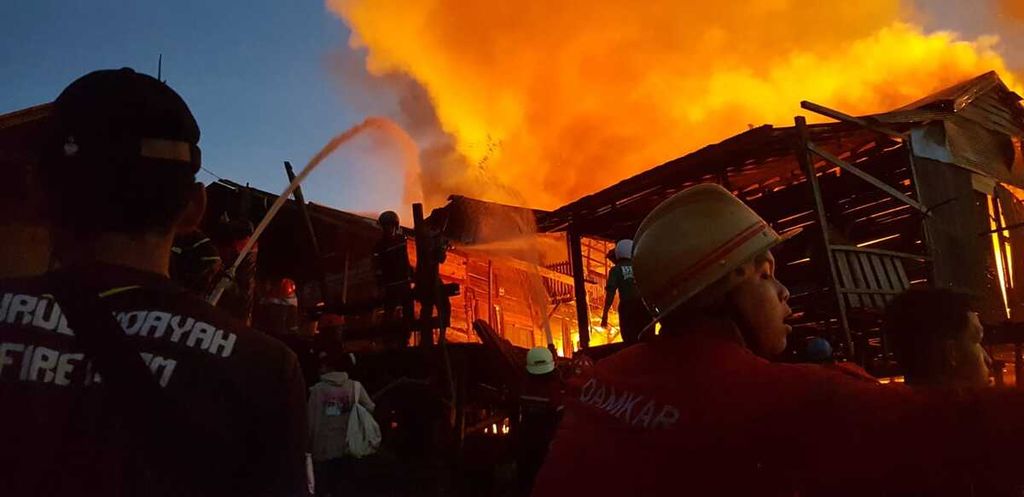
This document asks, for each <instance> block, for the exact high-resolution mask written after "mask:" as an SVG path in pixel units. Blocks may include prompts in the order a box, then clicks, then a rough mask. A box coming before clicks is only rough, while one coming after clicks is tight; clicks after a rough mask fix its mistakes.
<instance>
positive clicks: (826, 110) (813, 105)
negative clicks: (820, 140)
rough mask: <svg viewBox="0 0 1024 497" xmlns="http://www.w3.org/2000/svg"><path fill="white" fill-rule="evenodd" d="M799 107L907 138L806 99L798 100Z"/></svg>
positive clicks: (883, 127)
mask: <svg viewBox="0 0 1024 497" xmlns="http://www.w3.org/2000/svg"><path fill="white" fill-rule="evenodd" d="M800 107H803V108H804V109H807V110H809V111H811V112H814V113H815V114H821V115H823V116H825V117H831V118H832V119H835V120H836V121H843V122H848V123H853V124H856V125H858V126H860V127H862V128H867V129H870V130H871V131H877V132H879V133H882V134H883V135H889V136H892V137H894V138H899V139H900V140H906V139H908V138H909V137H908V135H907V133H903V132H900V131H896V130H894V129H891V128H888V127H885V126H882V125H880V124H876V123H873V122H871V121H868V120H867V119H863V118H860V117H854V116H851V115H849V114H844V113H842V112H839V111H838V110H835V109H830V108H828V107H825V106H824V105H818V104H816V103H814V102H808V101H807V100H804V101H802V102H800Z"/></svg>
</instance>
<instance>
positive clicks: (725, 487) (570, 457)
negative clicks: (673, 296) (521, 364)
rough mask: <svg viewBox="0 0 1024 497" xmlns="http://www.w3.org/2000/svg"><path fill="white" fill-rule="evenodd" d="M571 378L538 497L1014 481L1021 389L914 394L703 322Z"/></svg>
mask: <svg viewBox="0 0 1024 497" xmlns="http://www.w3.org/2000/svg"><path fill="white" fill-rule="evenodd" d="M692 328H693V329H691V330H686V331H683V332H681V333H678V334H675V335H674V336H670V337H661V338H660V339H659V340H657V341H655V342H650V343H642V344H639V345H636V346H633V347H630V348H627V349H625V350H624V351H622V352H620V353H618V354H616V355H613V356H611V357H609V358H607V359H605V360H603V361H601V362H599V363H598V364H597V366H596V367H595V368H594V369H593V370H592V371H591V372H590V373H589V376H587V377H584V378H582V379H580V380H577V381H576V382H574V385H573V388H572V390H571V391H570V395H569V399H567V400H568V401H567V407H566V414H565V418H564V420H563V422H562V425H561V427H560V428H559V432H558V434H557V436H556V438H555V441H554V443H553V444H552V446H551V449H550V452H549V455H548V459H547V461H546V463H545V466H544V468H543V469H542V470H541V472H540V474H539V476H538V479H537V482H536V485H535V487H534V488H535V491H534V493H533V495H534V497H556V496H557V497H564V496H565V495H580V496H587V497H595V496H605V495H607V496H615V497H622V496H648V495H692V496H699V495H800V494H803V493H806V492H807V491H822V489H827V493H828V494H832V495H835V494H837V493H838V492H842V493H847V492H850V493H853V491H854V490H855V489H858V488H860V489H863V490H869V491H870V490H876V492H873V493H872V495H873V494H877V493H878V492H877V490H878V489H880V488H884V489H886V490H896V489H900V488H924V487H928V488H934V487H935V485H937V484H940V483H941V482H943V481H949V480H956V481H962V480H963V479H964V478H966V475H968V474H970V475H974V476H976V475H978V474H979V471H982V470H984V471H986V472H987V474H988V475H989V476H993V475H1004V476H1005V475H1009V476H1019V475H1018V474H1017V473H1019V470H1017V469H1016V468H1018V463H1019V462H1020V457H1019V456H1016V455H1014V453H1013V452H1014V449H1013V447H1015V446H1016V444H1018V443H1021V442H1024V429H1022V427H1024V423H1021V422H1020V421H1017V420H1016V419H1020V418H1021V417H1022V416H1024V395H1022V394H1021V393H1020V392H1015V391H1001V392H1000V391H994V390H993V391H967V392H952V391H932V392H919V391H911V390H909V389H907V388H905V387H902V386H899V385H878V384H874V383H872V382H868V381H864V380H863V379H862V378H857V377H854V376H851V375H848V374H845V373H843V372H839V371H836V370H834V369H829V368H825V367H821V366H816V365H796V364H775V363H771V362H768V361H766V360H764V359H762V358H760V357H757V356H756V355H754V354H753V353H752V352H750V350H748V349H746V348H745V347H744V346H743V345H742V344H741V342H740V340H739V339H738V335H737V334H736V332H735V331H734V329H733V328H732V325H731V324H728V323H723V322H711V321H705V322H702V323H699V324H695V325H694V326H693V327H692Z"/></svg>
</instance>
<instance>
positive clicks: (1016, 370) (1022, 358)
mask: <svg viewBox="0 0 1024 497" xmlns="http://www.w3.org/2000/svg"><path fill="white" fill-rule="evenodd" d="M1022 375H1024V348H1022V347H1021V344H1019V343H1015V344H1013V382H1014V384H1015V385H1016V386H1017V388H1024V378H1022V377H1021V376H1022Z"/></svg>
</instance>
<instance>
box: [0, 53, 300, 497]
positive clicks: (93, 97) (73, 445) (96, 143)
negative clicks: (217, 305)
mask: <svg viewBox="0 0 1024 497" xmlns="http://www.w3.org/2000/svg"><path fill="white" fill-rule="evenodd" d="M54 119H55V122H54V129H53V133H52V136H50V137H48V139H47V140H46V146H45V150H43V152H42V153H43V159H44V160H43V168H42V169H43V173H44V175H45V178H46V183H45V184H46V185H47V186H48V187H49V189H50V190H49V191H48V192H47V194H48V197H49V198H50V201H51V202H52V205H51V212H52V214H53V219H52V222H53V225H54V229H55V233H56V237H57V238H58V239H59V241H60V243H58V244H57V247H56V248H57V250H56V253H57V255H58V257H59V259H60V263H61V265H62V269H60V270H58V271H56V272H52V273H49V274H47V275H44V276H41V277H33V278H27V279H18V280H3V281H0V399H2V403H3V408H2V409H0V447H2V450H0V494H3V495H5V496H6V495H10V496H28V495H32V496H50V495H52V496H68V495H103V496H123V495H129V496H130V495H139V496H154V495H155V496H159V495H216V496H226V495H239V496H241V495H245V496H252V495H274V496H280V495H301V494H302V492H304V489H305V471H304V467H303V457H304V456H303V454H304V452H305V439H306V430H305V409H304V407H305V406H304V386H303V382H302V377H301V374H300V373H299V369H298V365H297V362H296V359H295V356H294V354H292V353H291V352H290V351H288V350H287V349H286V348H285V347H284V346H283V345H281V344H280V343H279V342H277V341H275V340H273V339H272V338H269V337H268V336H266V335H263V334H261V333H257V332H255V331H253V330H251V329H249V328H247V327H246V326H245V325H243V324H242V323H240V322H238V321H235V320H233V319H231V318H230V317H228V316H227V315H225V314H223V313H222V312H220V311H218V310H216V309H213V308H212V307H210V306H208V305H207V304H206V303H205V302H203V301H201V300H199V299H197V298H195V297H192V296H190V294H189V293H188V292H187V291H186V290H185V289H183V288H180V287H178V286H176V285H175V284H173V283H171V281H170V279H169V278H168V265H169V259H170V254H171V246H172V241H173V238H174V235H175V234H176V233H184V232H187V231H190V230H192V229H194V228H195V227H196V225H197V224H198V222H199V220H200V219H201V218H202V214H203V209H204V206H205V191H204V189H203V186H202V185H201V184H197V183H196V182H195V173H196V171H197V170H198V168H199V149H198V147H197V144H198V141H199V128H198V126H197V125H196V122H195V120H194V119H193V117H192V114H191V112H190V111H189V109H188V107H187V106H186V105H185V103H184V101H182V100H181V98H180V97H179V96H178V95H177V94H176V93H175V92H174V91H173V90H171V88H169V87H168V86H167V85H165V84H163V83H161V82H159V81H157V80H156V79H154V78H151V77H149V76H144V75H141V74H137V73H135V72H133V71H131V70H128V69H122V70H118V71H98V72H94V73H91V74H88V75H86V76H84V77H82V78H81V79H79V80H77V81H75V82H74V83H72V84H71V85H70V86H69V87H68V88H67V89H65V90H64V92H63V93H61V95H60V96H59V97H58V98H57V100H56V102H55V116H54ZM119 328H123V331H122V330H121V329H119Z"/></svg>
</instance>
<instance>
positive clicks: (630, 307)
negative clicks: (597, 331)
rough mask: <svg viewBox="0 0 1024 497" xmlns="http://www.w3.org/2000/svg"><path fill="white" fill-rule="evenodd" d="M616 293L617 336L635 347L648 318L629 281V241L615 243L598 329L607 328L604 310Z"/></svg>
mask: <svg viewBox="0 0 1024 497" xmlns="http://www.w3.org/2000/svg"><path fill="white" fill-rule="evenodd" d="M616 292H617V293H618V294H619V308H618V311H619V333H620V334H621V335H622V341H623V342H625V343H636V341H637V340H639V338H640V331H641V330H643V329H644V326H647V323H649V322H650V321H651V315H650V314H649V313H648V312H647V308H646V307H644V302H643V300H641V299H640V294H639V293H638V292H637V290H636V281H635V280H634V278H633V240H619V241H618V243H616V244H615V267H613V268H612V269H611V271H610V272H609V273H608V284H607V285H606V287H605V298H604V312H603V313H602V314H601V326H602V327H604V328H607V327H608V310H609V309H611V307H612V302H614V301H615V294H616Z"/></svg>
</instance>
